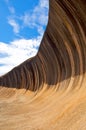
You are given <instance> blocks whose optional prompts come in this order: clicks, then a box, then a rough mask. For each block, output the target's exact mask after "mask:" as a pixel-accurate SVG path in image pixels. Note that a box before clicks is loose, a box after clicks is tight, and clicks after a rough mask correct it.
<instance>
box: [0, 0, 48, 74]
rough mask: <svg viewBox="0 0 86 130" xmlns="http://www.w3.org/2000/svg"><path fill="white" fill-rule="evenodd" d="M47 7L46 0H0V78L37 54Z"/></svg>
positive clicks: (44, 27)
mask: <svg viewBox="0 0 86 130" xmlns="http://www.w3.org/2000/svg"><path fill="white" fill-rule="evenodd" d="M48 6H49V3H48V0H34V1H33V0H0V75H3V74H5V73H6V72H8V71H10V70H11V69H12V68H13V67H15V66H17V65H19V64H20V63H21V62H23V61H24V60H26V59H28V58H30V57H32V56H34V55H36V53H37V50H38V49H37V48H38V47H39V44H40V41H41V39H42V36H43V33H44V30H45V29H46V25H47V22H48V8H49V7H48Z"/></svg>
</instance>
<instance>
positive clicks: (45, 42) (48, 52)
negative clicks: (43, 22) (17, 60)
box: [0, 0, 86, 130]
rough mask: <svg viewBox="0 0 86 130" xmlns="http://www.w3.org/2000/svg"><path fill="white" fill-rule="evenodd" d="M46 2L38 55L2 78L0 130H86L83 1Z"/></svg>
mask: <svg viewBox="0 0 86 130" xmlns="http://www.w3.org/2000/svg"><path fill="white" fill-rule="evenodd" d="M49 4H50V6H49V7H50V8H49V20H48V25H47V28H46V31H45V33H44V36H43V39H42V41H41V45H40V47H39V51H38V53H37V55H36V56H35V57H33V58H30V59H28V60H27V61H25V62H23V63H22V64H20V65H19V66H17V67H15V68H14V69H13V70H12V71H10V72H8V73H7V74H5V75H3V76H2V77H0V86H1V87H0V130H86V0H50V3H49ZM38 90H39V91H38Z"/></svg>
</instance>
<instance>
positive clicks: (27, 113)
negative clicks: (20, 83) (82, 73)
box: [0, 85, 86, 130]
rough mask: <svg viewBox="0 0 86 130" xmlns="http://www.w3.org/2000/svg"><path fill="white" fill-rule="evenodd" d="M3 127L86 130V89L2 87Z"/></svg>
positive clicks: (4, 129)
mask: <svg viewBox="0 0 86 130" xmlns="http://www.w3.org/2000/svg"><path fill="white" fill-rule="evenodd" d="M76 88H78V87H76ZM0 130H86V89H85V87H82V88H79V89H75V90H74V89H73V90H70V89H69V88H68V89H64V90H60V89H59V90H57V87H55V86H54V87H53V86H51V88H49V89H47V87H46V85H45V86H44V88H43V89H42V90H40V91H39V92H35V93H33V92H31V91H27V92H26V91H25V90H23V89H22V90H17V89H9V88H2V87H1V88H0Z"/></svg>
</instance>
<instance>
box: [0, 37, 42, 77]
mask: <svg viewBox="0 0 86 130" xmlns="http://www.w3.org/2000/svg"><path fill="white" fill-rule="evenodd" d="M40 41H41V37H38V38H37V39H29V40H26V39H20V40H15V41H13V42H11V43H10V44H6V43H2V42H0V55H1V56H0V75H2V74H4V73H6V72H8V71H9V70H11V69H12V68H13V67H15V66H17V65H19V64H20V63H22V62H23V61H25V60H26V59H28V58H30V57H32V56H35V55H36V53H37V50H38V49H37V48H38V47H39V44H40ZM2 55H3V56H2Z"/></svg>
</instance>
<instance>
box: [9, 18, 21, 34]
mask: <svg viewBox="0 0 86 130" xmlns="http://www.w3.org/2000/svg"><path fill="white" fill-rule="evenodd" d="M8 23H9V24H10V25H11V26H12V27H13V31H14V33H19V30H20V26H19V24H18V23H17V22H16V21H15V20H14V19H10V18H9V19H8Z"/></svg>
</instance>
